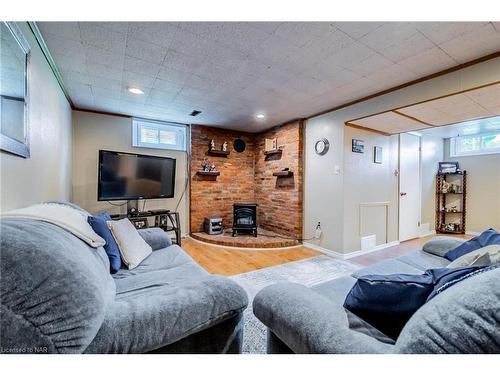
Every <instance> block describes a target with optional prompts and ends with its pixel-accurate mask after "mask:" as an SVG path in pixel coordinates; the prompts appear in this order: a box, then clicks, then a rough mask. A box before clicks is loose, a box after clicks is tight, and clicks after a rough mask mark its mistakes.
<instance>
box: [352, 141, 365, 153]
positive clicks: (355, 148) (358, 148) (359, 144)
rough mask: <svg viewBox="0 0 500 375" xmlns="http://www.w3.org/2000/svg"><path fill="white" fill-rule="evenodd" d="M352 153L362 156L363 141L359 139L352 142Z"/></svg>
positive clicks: (363, 150)
mask: <svg viewBox="0 0 500 375" xmlns="http://www.w3.org/2000/svg"><path fill="white" fill-rule="evenodd" d="M352 152H357V153H358V154H362V153H364V152H365V141H362V140H360V139H353V140H352Z"/></svg>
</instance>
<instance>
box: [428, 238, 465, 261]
mask: <svg viewBox="0 0 500 375" xmlns="http://www.w3.org/2000/svg"><path fill="white" fill-rule="evenodd" d="M464 242H465V240H463V239H461V238H453V237H445V236H443V237H434V238H433V239H432V240H429V241H427V242H426V243H425V244H424V246H423V247H422V250H423V251H425V252H426V253H429V254H432V255H437V256H438V257H444V255H445V254H446V253H447V252H448V251H450V250H453V249H454V248H456V247H457V246H459V245H461V244H463V243H464Z"/></svg>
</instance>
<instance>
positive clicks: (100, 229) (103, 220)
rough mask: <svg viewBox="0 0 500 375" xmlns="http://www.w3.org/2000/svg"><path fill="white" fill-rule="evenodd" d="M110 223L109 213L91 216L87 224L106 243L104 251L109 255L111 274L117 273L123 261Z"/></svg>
mask: <svg viewBox="0 0 500 375" xmlns="http://www.w3.org/2000/svg"><path fill="white" fill-rule="evenodd" d="M108 221H111V217H110V216H109V215H108V214H107V213H104V214H100V215H99V216H89V217H88V218H87V222H88V223H89V224H90V226H91V227H92V229H93V230H94V232H96V233H97V234H98V235H99V236H101V237H102V238H104V240H105V241H106V244H105V245H104V250H105V251H106V254H107V255H108V259H109V269H110V272H111V273H117V272H118V271H119V270H120V268H121V267H122V260H121V258H120V250H119V249H118V244H117V243H116V241H115V239H114V237H113V234H112V233H111V230H110V229H109V228H108V224H107V222H108Z"/></svg>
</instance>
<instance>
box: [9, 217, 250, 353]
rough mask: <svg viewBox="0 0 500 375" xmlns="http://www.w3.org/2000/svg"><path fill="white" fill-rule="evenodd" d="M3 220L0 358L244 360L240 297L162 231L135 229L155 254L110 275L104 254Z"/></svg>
mask: <svg viewBox="0 0 500 375" xmlns="http://www.w3.org/2000/svg"><path fill="white" fill-rule="evenodd" d="M0 222H1V224H0V225H1V227H0V231H1V232H0V233H1V247H0V277H1V279H0V298H1V299H0V332H1V334H0V347H1V348H2V352H3V353H145V352H154V353H240V352H241V345H242V324H243V323H242V320H241V319H242V311H243V310H244V309H245V308H246V306H247V303H248V300H247V295H246V293H245V291H244V290H243V289H242V288H241V287H240V286H238V285H237V284H236V283H234V282H233V281H231V280H229V279H227V278H225V277H220V276H215V275H210V274H208V273H207V272H206V271H205V270H203V269H202V268H201V267H200V266H198V265H197V264H196V263H195V262H194V261H193V260H192V259H191V258H190V257H189V256H188V255H187V254H186V253H185V252H184V251H183V250H182V249H181V248H180V247H179V246H177V245H172V243H171V242H170V239H169V238H168V237H167V236H166V235H165V233H164V232H163V231H162V230H160V229H144V230H140V234H141V236H143V238H144V239H145V240H146V242H148V243H149V244H150V245H151V246H152V248H153V250H154V251H153V253H152V254H151V255H150V256H149V257H148V258H146V259H145V260H144V261H143V262H142V263H141V264H140V265H139V266H138V267H137V268H135V269H133V270H127V269H122V270H121V271H119V272H118V273H117V274H115V275H110V273H109V260H108V258H107V256H106V253H105V252H104V249H103V248H102V247H100V248H97V249H95V248H91V247H89V246H88V245H87V244H86V243H85V242H83V241H81V240H79V239H78V238H77V237H75V236H73V235H72V234H70V233H69V232H67V231H65V230H64V229H61V228H60V227H58V226H55V225H52V224H49V223H46V222H41V221H34V220H25V219H2V220H0Z"/></svg>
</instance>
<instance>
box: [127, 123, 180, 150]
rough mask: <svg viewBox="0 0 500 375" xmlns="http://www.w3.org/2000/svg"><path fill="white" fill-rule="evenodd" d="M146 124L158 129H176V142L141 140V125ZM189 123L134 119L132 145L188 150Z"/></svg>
mask: <svg viewBox="0 0 500 375" xmlns="http://www.w3.org/2000/svg"><path fill="white" fill-rule="evenodd" d="M143 125H145V126H148V127H153V128H156V129H158V130H174V131H175V132H176V144H175V145H169V144H165V143H159V141H158V143H148V142H141V139H140V134H141V131H140V130H141V127H142V126H143ZM187 135H188V129H187V125H182V124H176V123H172V122H163V121H155V120H146V119H141V118H133V119H132V146H133V147H141V148H155V149H162V150H173V151H186V150H187Z"/></svg>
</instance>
